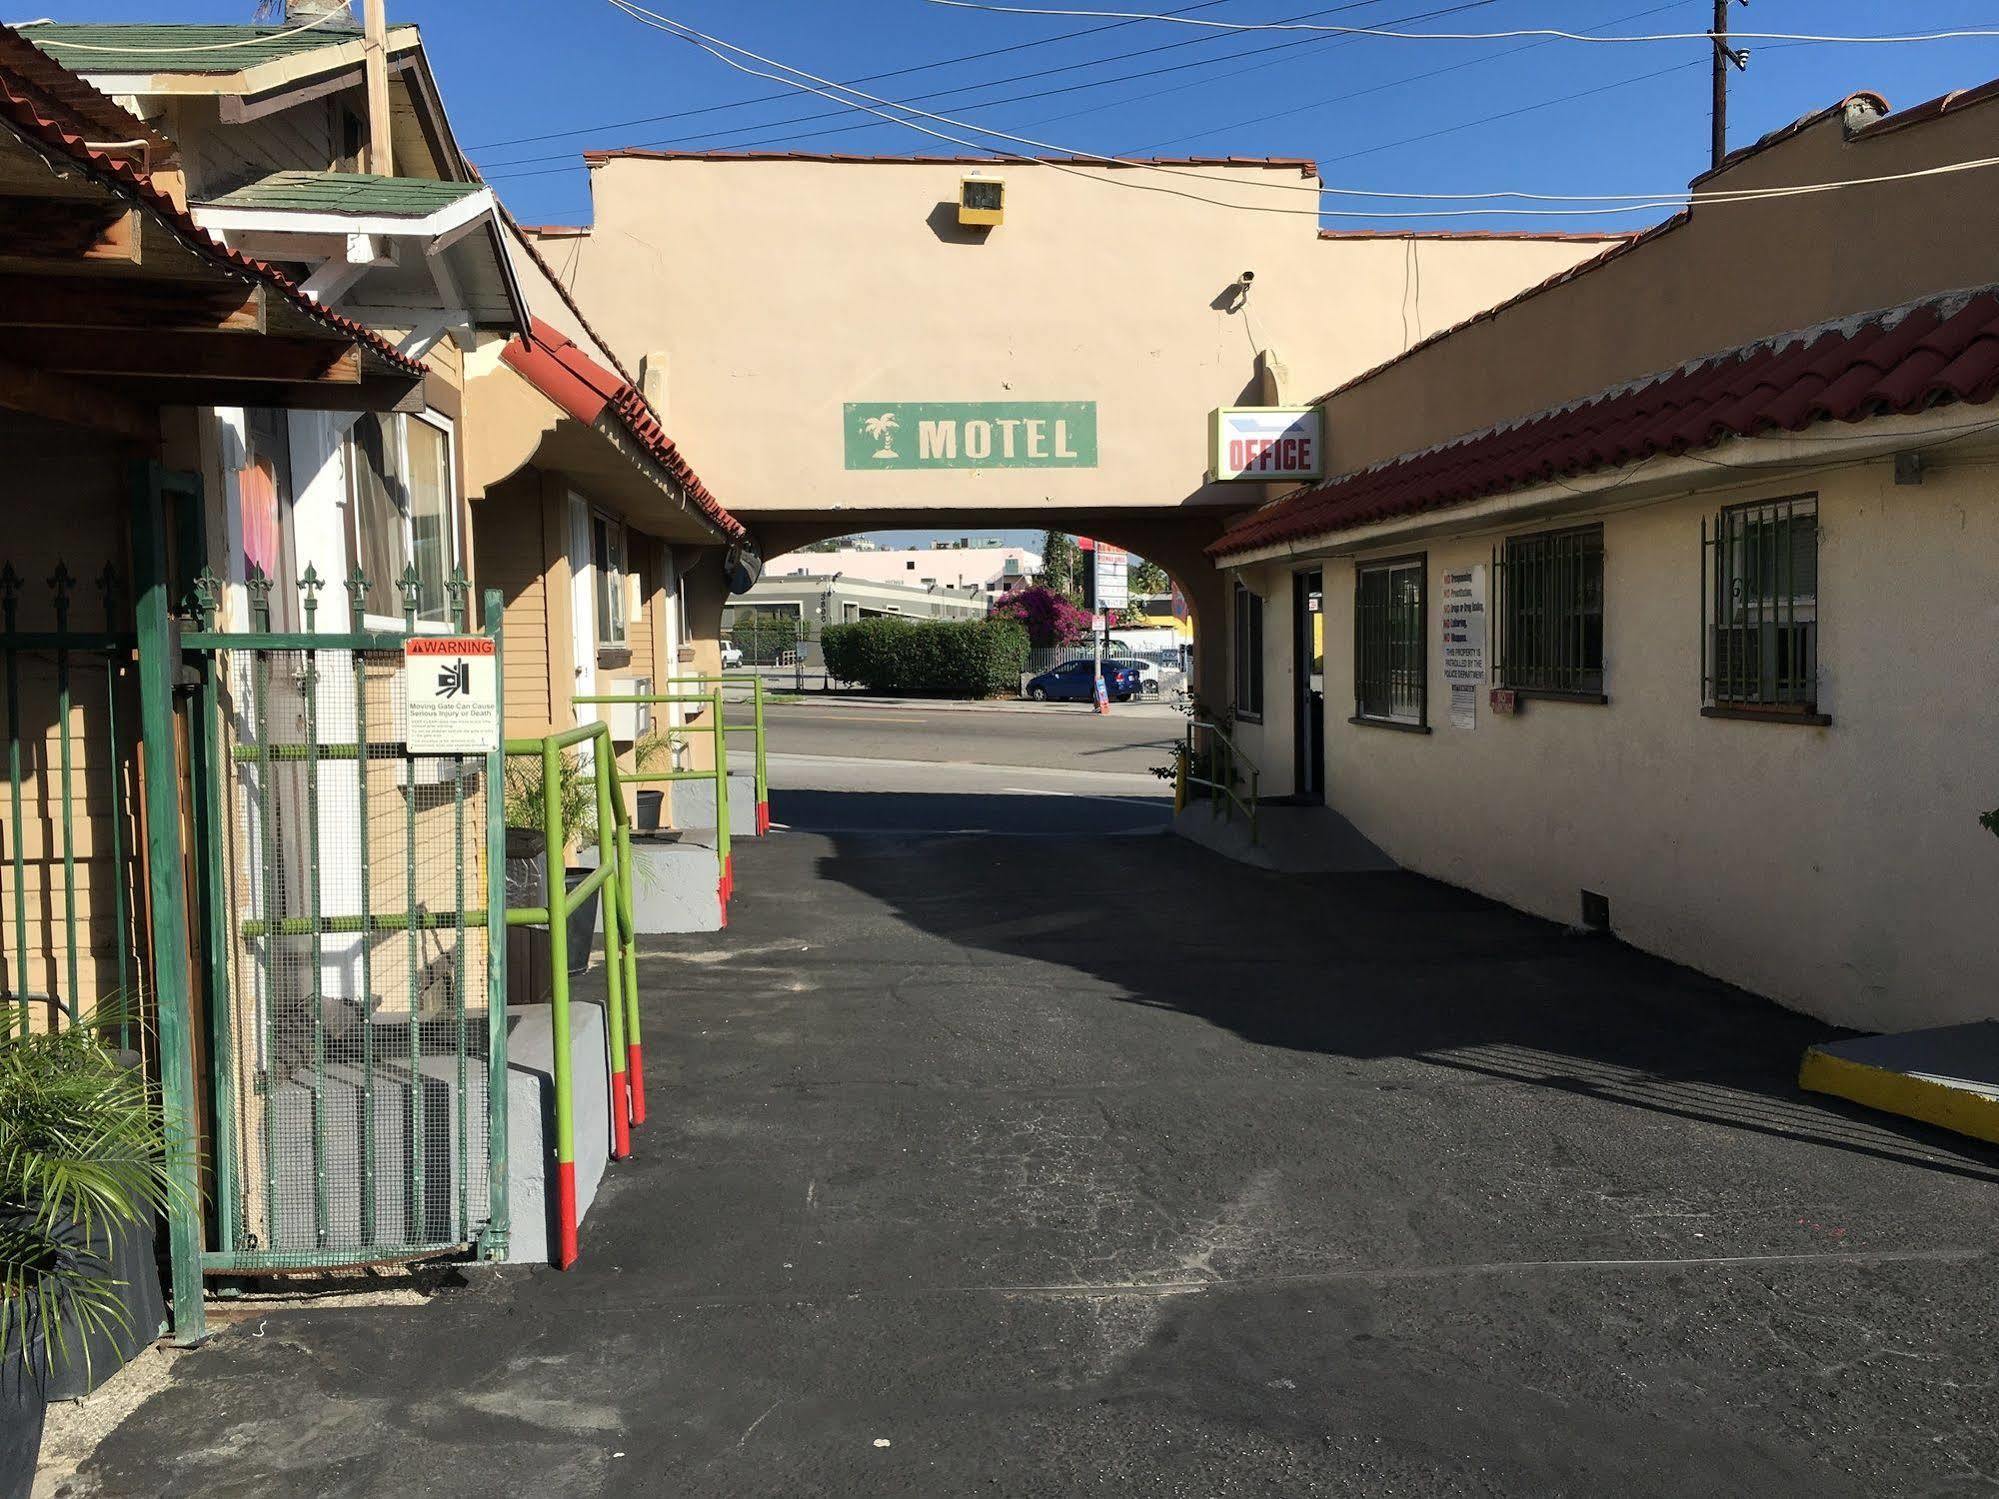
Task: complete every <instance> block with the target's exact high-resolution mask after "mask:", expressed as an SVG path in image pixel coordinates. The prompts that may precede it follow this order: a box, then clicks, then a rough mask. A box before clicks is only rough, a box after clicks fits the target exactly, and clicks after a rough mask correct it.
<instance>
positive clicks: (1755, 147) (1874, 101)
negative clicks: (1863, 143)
mask: <svg viewBox="0 0 1999 1499" xmlns="http://www.w3.org/2000/svg"><path fill="white" fill-rule="evenodd" d="M1856 104H1859V105H1867V106H1869V107H1871V108H1872V109H1873V111H1874V113H1875V114H1876V115H1877V116H1886V115H1887V114H1888V112H1889V109H1890V106H1889V103H1888V100H1887V98H1886V97H1885V96H1884V95H1881V94H1877V93H1875V92H1874V90H1872V89H1860V90H1858V91H1857V92H1855V93H1851V94H1848V95H1847V96H1846V97H1845V98H1844V99H1841V100H1839V101H1838V102H1837V103H1835V104H1828V105H1826V106H1825V107H1824V108H1823V109H1814V110H1812V111H1811V112H1809V113H1808V114H1802V115H1799V116H1798V117H1797V118H1796V119H1795V120H1793V121H1791V123H1790V124H1788V125H1779V126H1778V127H1777V128H1776V129H1775V130H1770V131H1766V132H1764V133H1763V134H1762V135H1759V136H1758V137H1756V139H1755V140H1753V141H1751V142H1750V143H1749V144H1748V145H1746V146H1737V147H1736V148H1735V149H1734V150H1733V151H1731V152H1729V153H1728V154H1727V155H1726V156H1724V157H1722V159H1721V160H1720V161H1719V162H1717V163H1715V165H1713V166H1711V167H1709V168H1708V169H1707V170H1706V171H1705V172H1701V173H1699V174H1698V175H1697V176H1695V177H1694V178H1693V179H1692V180H1690V181H1689V182H1688V183H1687V186H1688V187H1690V188H1693V187H1698V186H1700V185H1701V184H1702V183H1703V182H1706V181H1708V180H1709V179H1711V178H1713V177H1716V176H1718V175H1720V174H1721V173H1723V172H1726V171H1727V170H1728V169H1729V168H1731V167H1734V166H1739V165H1740V164H1741V163H1743V162H1745V161H1747V160H1749V158H1750V157H1752V156H1760V155H1762V154H1763V153H1764V152H1765V151H1767V150H1769V149H1770V148H1771V147H1772V146H1777V145H1781V144H1783V143H1784V142H1785V141H1787V140H1790V139H1792V138H1793V137H1794V136H1799V135H1803V134H1804V133H1805V132H1806V131H1807V130H1809V129H1811V128H1812V127H1813V126H1814V125H1822V124H1824V123H1825V122H1826V121H1827V120H1831V119H1836V118H1838V117H1839V116H1841V115H1844V114H1845V113H1846V112H1847V111H1848V110H1849V109H1851V108H1853V106H1855V105H1856ZM1878 123H1879V120H1878V119H1877V120H1875V121H1873V122H1870V126H1869V127H1864V128H1871V125H1872V124H1878ZM1857 133H1858V132H1856V134H1857Z"/></svg>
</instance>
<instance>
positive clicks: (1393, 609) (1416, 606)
mask: <svg viewBox="0 0 1999 1499" xmlns="http://www.w3.org/2000/svg"><path fill="white" fill-rule="evenodd" d="M1425 564H1426V559H1424V558H1422V557H1403V558H1398V559H1397V560H1395V561H1393V562H1379V563H1370V564H1367V565H1365V566H1363V567H1361V568H1359V569H1358V571H1357V572H1356V574H1355V577H1354V621H1353V636H1354V709H1353V711H1354V717H1355V718H1356V719H1368V720H1374V721H1378V722H1382V723H1398V724H1416V725H1421V724H1423V723H1425V722H1426V721H1427V714H1428V698H1427V693H1426V691H1425V688H1426V685H1427V682H1428V677H1429V670H1428V668H1429V659H1428V651H1427V642H1428V636H1427V635H1426V633H1425V629H1424V605H1425V602H1426V601H1425V597H1424V593H1425V589H1424V576H1425V573H1426V572H1427V568H1426V565H1425Z"/></svg>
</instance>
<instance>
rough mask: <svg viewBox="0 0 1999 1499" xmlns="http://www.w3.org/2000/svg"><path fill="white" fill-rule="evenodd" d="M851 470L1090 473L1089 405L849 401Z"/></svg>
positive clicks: (1093, 431)
mask: <svg viewBox="0 0 1999 1499" xmlns="http://www.w3.org/2000/svg"><path fill="white" fill-rule="evenodd" d="M841 410H842V418H843V420H844V422H845V424H846V453H847V467H848V468H849V469H856V470H867V469H926V468H927V469H950V468H1095V467H1096V466H1097V403H1096V402H1095V401H872V402H863V401H849V402H847V404H846V405H845V406H844V407H842V408H841Z"/></svg>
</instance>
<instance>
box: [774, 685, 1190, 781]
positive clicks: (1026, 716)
mask: <svg viewBox="0 0 1999 1499" xmlns="http://www.w3.org/2000/svg"><path fill="white" fill-rule="evenodd" d="M766 711H767V713H768V715H769V732H770V747H771V749H772V750H773V751H775V752H777V753H781V754H791V755H836V756H841V757H847V758H865V759H891V760H937V761H955V762H961V763H966V762H976V763H980V764H986V765H1036V766H1045V767H1052V768H1061V769H1069V770H1080V771H1118V772H1135V773H1137V774H1140V775H1143V774H1144V773H1145V772H1146V771H1147V770H1148V769H1149V768H1150V767H1152V766H1154V765H1164V764H1166V763H1167V762H1168V760H1169V759H1170V758H1171V756H1172V748H1173V745H1174V744H1175V743H1176V742H1177V741H1178V740H1179V738H1180V735H1181V731H1182V726H1183V725H1184V724H1185V723H1186V719H1185V718H1184V717H1183V716H1182V715H1181V714H1180V713H1178V712H1177V711H1176V710H1174V709H1173V708H1170V707H1165V706H1161V705H1158V704H1151V705H1147V704H1136V703H1134V704H1126V705H1120V706H1113V707H1112V709H1111V711H1110V712H1109V713H1107V714H1103V715H1101V716H1099V715H1097V714H1094V713H1092V712H1091V711H1090V709H1089V706H1088V704H1085V703H1011V704H1005V705H997V706H990V707H986V706H972V705H961V704H952V703H938V704H931V705H911V706H907V707H903V706H898V707H894V708H889V707H878V706H875V705H872V704H868V703H857V702H842V701H840V700H838V699H826V700H820V699H812V698H807V699H806V700H805V701H803V702H800V703H795V704H794V703H778V704H773V705H771V706H770V707H769V708H768V709H767V710H766Z"/></svg>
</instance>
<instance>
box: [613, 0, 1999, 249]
mask: <svg viewBox="0 0 1999 1499" xmlns="http://www.w3.org/2000/svg"><path fill="white" fill-rule="evenodd" d="M608 3H609V4H610V5H611V6H612V7H614V8H615V9H617V10H619V11H622V12H623V13H624V14H626V15H628V16H630V17H632V18H633V19H634V20H636V21H638V22H639V23H640V24H641V25H645V26H648V27H651V28H652V29H653V30H655V31H662V32H665V33H666V34H667V35H669V36H674V37H677V38H679V39H680V40H682V41H685V42H687V43H688V44H689V45H691V46H693V47H695V48H696V49H697V50H699V51H702V52H705V53H707V54H708V55H709V56H711V57H713V58H715V59H716V60H717V61H718V62H721V63H722V64H724V65H725V66H727V67H730V68H733V69H735V70H736V71H737V72H740V73H745V74H748V75H750V76H752V77H758V78H765V79H768V80H769V81H771V82H773V83H779V84H783V85H785V86H787V87H790V88H794V89H797V90H798V91H800V92H802V93H809V94H817V95H818V96H819V97H821V98H824V99H827V100H828V101H830V102H833V103H843V102H850V101H844V100H842V99H840V98H839V96H837V95H834V94H829V93H823V92H822V91H821V90H820V89H819V88H815V87H813V86H812V85H813V84H821V85H824V86H825V87H826V88H838V87H841V85H838V84H834V83H832V82H831V81H830V80H827V79H823V78H820V77H818V76H817V75H815V74H812V73H808V72H805V71H804V70H803V69H800V68H795V67H792V66H791V65H790V64H788V63H781V62H777V61H776V60H774V59H772V58H768V57H765V56H763V55H762V54H761V53H757V52H752V51H750V50H749V49H748V48H746V47H740V46H737V45H736V44H735V43H733V42H726V41H723V40H722V39H721V38H719V37H714V36H710V35H708V34H707V33H706V32H702V31H697V30H696V29H695V28H693V27H692V26H689V25H688V24H687V23H686V22H684V21H676V20H674V19H673V18H672V17H671V16H664V15H661V14H660V13H659V12H657V11H652V10H648V9H646V8H645V7H644V6H642V5H638V4H636V3H634V0H608ZM718 49H726V51H724V50H718ZM727 52H736V53H740V54H741V55H742V56H744V57H748V58H751V59H753V60H755V61H757V62H761V63H765V64H768V65H769V66H770V67H774V68H781V69H783V70H784V72H785V73H788V74H792V75H794V77H792V78H786V77H784V76H782V75H781V74H778V73H767V72H763V71H761V70H760V69H757V68H753V67H750V66H748V65H747V64H744V63H740V62H737V61H736V60H735V59H734V58H731V57H729V56H727V55H726V53H727ZM800 78H802V79H807V80H810V81H809V82H808V83H799V82H797V81H796V79H800ZM846 92H848V93H852V94H855V95H857V96H858V97H860V98H863V99H870V100H873V103H874V104H878V105H886V106H889V107H891V108H893V107H896V106H895V105H894V101H892V100H885V99H878V98H875V96H873V95H870V94H865V93H862V92H861V91H860V90H858V89H852V88H848V89H847V90H846ZM850 107H851V108H854V109H856V110H858V111H860V112H862V113H866V114H873V115H877V116H879V117H880V118H881V119H883V120H886V121H889V122H890V123H893V124H900V125H902V126H904V127H906V128H907V129H910V130H915V131H917V132H918V133H920V134H923V135H928V136H931V137H933V138H935V139H938V140H944V141H950V142H951V143H953V144H954V145H959V146H964V147H966V148H968V149H970V150H974V151H979V152H982V153H984V154H986V155H988V156H993V157H996V158H999V159H1002V160H1011V161H1016V162H1020V163H1022V164H1024V165H1030V166H1041V167H1046V168H1049V169H1051V170H1054V171H1058V172H1068V173H1072V174H1074V175H1077V176H1080V177H1082V178H1084V179H1085V180H1086V181H1096V182H1102V183H1105V184H1107V185H1110V186H1115V187H1122V188H1130V189H1135V190H1139V191H1145V192H1160V193H1166V194H1168V195H1170V196H1173V197H1178V198H1186V199H1189V200H1191V201H1195V202H1201V203H1207V204H1211V205H1213V206H1215V207H1218V208H1230V209H1235V210H1238V211H1241V212H1248V213H1276V214H1287V215H1305V214H1309V215H1311V216H1312V217H1314V218H1319V217H1322V216H1323V215H1322V213H1321V210H1319V209H1317V208H1310V209H1307V208H1296V209H1292V208H1282V207H1276V206H1271V205H1264V204H1251V203H1239V202H1237V203H1232V202H1229V201H1227V200H1224V199H1219V198H1208V197H1204V196H1202V195H1201V194H1198V193H1192V192H1188V191H1185V190H1183V189H1178V188H1172V187H1164V186H1158V185H1154V184H1151V183H1146V182H1131V181H1120V180H1118V178H1117V177H1116V176H1103V177H1096V176H1093V175H1092V174H1091V173H1089V172H1086V171H1082V170H1080V169H1079V168H1078V167H1077V166H1076V165H1075V164H1074V163H1076V162H1082V161H1088V162H1091V163H1093V164H1100V165H1106V166H1120V167H1128V168H1132V169H1134V170H1137V171H1139V172H1143V173H1148V174H1159V175H1165V176H1174V177H1191V178H1194V179H1195V180H1197V181H1201V182H1206V183H1210V184H1215V185H1219V184H1220V183H1221V182H1222V181H1223V180H1224V179H1221V178H1217V177H1213V176H1209V175H1207V174H1205V173H1200V172H1192V171H1187V170H1184V169H1179V168H1174V167H1169V166H1164V165H1161V164H1159V163H1153V162H1144V161H1133V160H1130V159H1127V158H1121V157H1113V156H1103V155H1100V154H1098V153H1096V152H1074V151H1072V152H1070V154H1069V157H1068V159H1067V161H1066V162H1065V161H1061V160H1046V159H1037V158H1035V157H1030V156H1022V155H1020V154H1018V153H1012V152H1007V151H1003V150H1000V149H998V148H995V147H993V146H989V145H986V144H984V143H983V142H979V141H968V140H966V139H965V138H964V137H962V136H956V135H950V134H948V133H946V132H944V131H940V130H933V129H931V128H929V127H928V126H925V125H920V124H918V123H917V122H916V121H915V120H908V119H903V118H901V117H899V116H896V115H891V114H888V113H887V112H886V111H885V110H883V109H876V108H873V107H871V106H870V105H869V104H852V103H850ZM902 107H904V108H907V106H902ZM909 112H910V113H912V114H916V115H921V116H923V117H924V118H926V119H935V120H941V121H943V122H944V123H945V124H949V125H954V126H956V127H958V128H959V129H963V130H971V131H974V132H976V133H978V134H981V135H990V136H994V137H997V138H1000V139H1005V140H1009V141H1013V142H1016V143H1018V144H1022V145H1029V146H1033V147H1035V148H1037V149H1040V150H1048V151H1061V150H1063V149H1064V148H1062V147H1059V146H1054V145H1051V144H1050V143H1049V142H1046V141H1037V140H1033V139H1031V138H1029V137H1026V136H1017V135H1009V134H1008V133H1007V132H1005V131H1002V130H994V129H991V128H990V127H987V126H982V125H974V124H970V123H967V122H965V121H961V120H953V119H951V118H950V117H948V116H943V115H933V114H930V113H929V112H927V111H925V110H910V111H909ZM1995 166H1999V157H1983V158H1979V159H1976V160H1971V161H1960V162H1949V163H1946V164H1944V165H1942V166H1936V167H1928V168H1924V169H1922V170H1919V171H1912V172H1897V173H1889V174H1886V175H1883V176H1878V177H1865V178H1849V179H1844V180H1839V181H1833V182H1822V183H1801V184H1797V185H1794V186H1789V187H1772V188H1749V189H1742V190H1739V191H1735V190H1730V191H1717V192H1708V193H1698V194H1697V193H1693V192H1689V191H1681V192H1675V193H1660V194H1649V195H1647V194H1616V193H1601V194H1544V193H1521V192H1491V193H1381V192H1369V191H1363V190H1361V189H1356V188H1329V187H1325V186H1323V185H1322V186H1320V187H1318V188H1308V187H1303V186H1301V187H1299V188H1298V189H1296V190H1297V191H1304V192H1314V193H1318V194H1320V195H1332V196H1348V197H1364V198H1397V199H1404V200H1415V201H1424V202H1454V203H1463V202H1467V201H1474V200H1489V199H1496V198H1516V199H1532V200H1537V201H1541V202H1566V201H1574V202H1595V203H1606V202H1610V201H1612V200H1620V201H1621V202H1622V206H1620V207H1598V208H1568V209H1538V208H1482V207H1481V208H1455V209H1448V210H1437V211H1422V212H1406V211H1405V212H1374V211H1369V212H1361V211H1357V210H1349V209H1339V210H1335V211H1336V212H1338V213H1339V214H1341V215H1342V216H1344V217H1349V218H1369V219H1433V218H1458V217H1467V216H1472V215H1480V216H1487V215H1498V216H1504V217H1520V216H1528V215H1541V216H1546V217H1555V218H1584V217H1601V216H1607V215H1620V214H1628V213H1635V212H1645V211H1651V210H1654V209H1659V208H1674V209H1678V208H1684V207H1686V206H1688V205H1689V204H1690V203H1697V204H1709V203H1730V202H1753V201H1762V200H1765V199H1771V198H1784V197H1801V196H1808V195H1813V194H1818V193H1824V192H1833V191H1837V190H1841V189H1845V188H1852V187H1868V186H1875V185H1879V184H1883V183H1890V182H1908V181H1914V180H1916V179H1919V178H1928V177H1941V176H1946V175H1954V174H1957V173H1961V172H1968V171H1976V170H1981V169H1986V168H1990V167H1995ZM1259 185H1260V186H1276V187H1282V186H1283V184H1259ZM1627 199H1628V200H1629V201H1623V200H1627Z"/></svg>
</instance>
